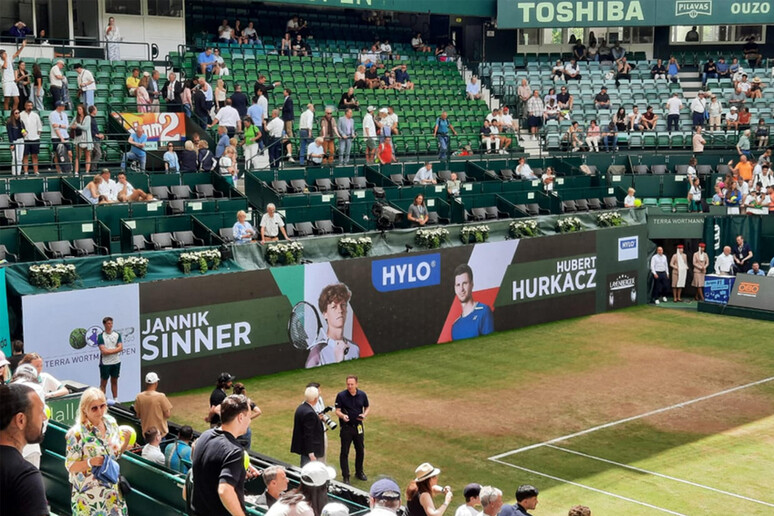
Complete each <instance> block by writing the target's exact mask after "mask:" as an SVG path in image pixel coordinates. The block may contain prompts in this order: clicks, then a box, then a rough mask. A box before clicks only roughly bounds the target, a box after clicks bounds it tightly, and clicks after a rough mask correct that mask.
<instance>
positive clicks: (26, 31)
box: [8, 20, 32, 40]
mask: <svg viewBox="0 0 774 516" xmlns="http://www.w3.org/2000/svg"><path fill="white" fill-rule="evenodd" d="M30 34H32V29H30V28H29V27H27V24H25V23H24V22H23V21H21V20H20V21H17V22H16V23H14V24H13V27H11V28H10V29H9V30H8V35H9V36H11V37H12V38H16V39H17V40H21V39H24V38H26V37H27V36H28V35H30Z"/></svg>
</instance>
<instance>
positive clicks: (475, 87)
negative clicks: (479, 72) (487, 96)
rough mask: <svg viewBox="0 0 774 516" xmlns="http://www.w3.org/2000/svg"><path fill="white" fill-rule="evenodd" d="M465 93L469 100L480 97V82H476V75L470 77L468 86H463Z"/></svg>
mask: <svg viewBox="0 0 774 516" xmlns="http://www.w3.org/2000/svg"><path fill="white" fill-rule="evenodd" d="M465 93H467V95H468V99H470V100H478V99H480V98H481V83H479V82H478V80H477V79H476V76H475V75H474V76H473V77H471V78H470V82H469V83H468V86H467V87H466V88H465Z"/></svg>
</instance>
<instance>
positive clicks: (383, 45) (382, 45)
mask: <svg viewBox="0 0 774 516" xmlns="http://www.w3.org/2000/svg"><path fill="white" fill-rule="evenodd" d="M378 46H379V53H380V54H381V56H382V59H384V60H387V61H392V60H393V58H394V56H393V55H392V45H390V41H389V40H388V39H386V38H385V40H384V41H381V42H378Z"/></svg>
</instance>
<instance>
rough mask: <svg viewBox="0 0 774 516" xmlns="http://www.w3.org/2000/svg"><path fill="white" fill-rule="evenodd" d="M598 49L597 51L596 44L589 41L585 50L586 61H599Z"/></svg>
mask: <svg viewBox="0 0 774 516" xmlns="http://www.w3.org/2000/svg"><path fill="white" fill-rule="evenodd" d="M598 52H599V49H597V42H596V40H594V41H589V48H587V49H586V57H587V60H588V61H599V55H598Z"/></svg>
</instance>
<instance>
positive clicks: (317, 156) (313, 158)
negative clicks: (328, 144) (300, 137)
mask: <svg viewBox="0 0 774 516" xmlns="http://www.w3.org/2000/svg"><path fill="white" fill-rule="evenodd" d="M324 158H325V149H324V148H323V138H322V137H321V136H318V137H317V138H315V139H314V141H313V142H312V143H310V144H309V146H308V147H307V149H306V159H307V160H308V161H309V162H310V163H311V164H312V165H316V166H320V165H322V162H323V159H324Z"/></svg>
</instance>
